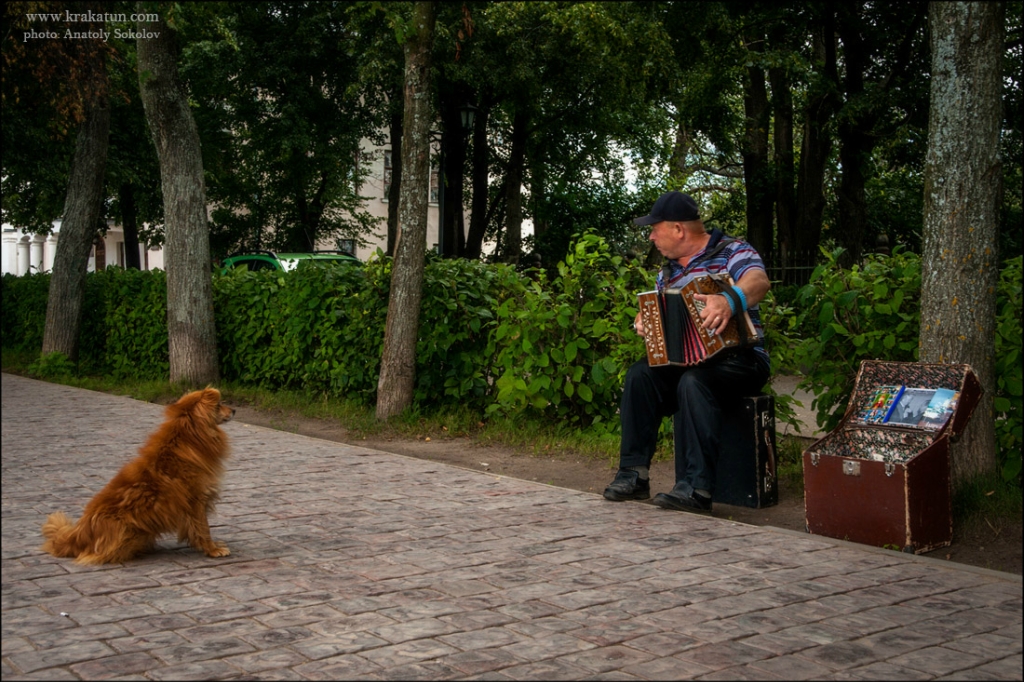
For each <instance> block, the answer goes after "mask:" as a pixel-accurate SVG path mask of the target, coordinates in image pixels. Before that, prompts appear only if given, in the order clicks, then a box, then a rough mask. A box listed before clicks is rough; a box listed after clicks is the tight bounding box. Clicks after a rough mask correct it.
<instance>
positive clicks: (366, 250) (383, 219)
mask: <svg viewBox="0 0 1024 682" xmlns="http://www.w3.org/2000/svg"><path fill="white" fill-rule="evenodd" d="M362 146H363V150H364V151H363V154H362V155H361V160H362V161H363V162H364V163H368V164H369V171H370V172H369V175H368V176H367V178H366V180H365V183H364V184H363V186H362V187H361V188H360V193H361V195H362V196H364V197H366V204H365V206H364V208H365V210H366V211H367V212H368V213H370V214H371V215H373V216H375V217H377V218H379V219H380V222H379V225H380V227H379V228H378V229H377V231H376V233H375V234H367V235H363V238H364V239H365V240H366V242H367V245H365V246H356V245H354V244H342V243H333V242H332V243H326V242H324V243H321V244H319V245H318V247H319V248H321V249H344V250H349V251H352V252H353V253H354V254H355V255H356V256H357V257H358V258H359V259H360V260H363V261H365V260H367V259H368V258H369V257H370V256H371V255H373V254H374V253H375V252H376V251H377V249H378V248H379V249H380V250H381V251H385V250H387V218H388V187H389V185H390V182H391V147H390V145H386V146H384V147H378V146H376V145H374V144H373V143H372V142H370V141H369V140H363V145H362ZM435 151H436V150H435ZM429 191H430V197H429V200H428V208H427V238H426V241H427V248H428V249H436V248H437V244H438V229H437V225H438V175H437V169H436V168H434V169H432V171H431V174H430V190H429ZM468 222H469V220H468V216H467V219H466V223H467V224H468ZM60 223H61V221H60V220H57V221H54V223H53V231H52V232H51V233H50V234H49V235H48V236H40V235H36V234H30V233H25V232H24V231H22V230H21V229H19V228H16V227H14V226H12V225H9V224H6V223H5V224H4V225H3V272H4V273H13V274H15V275H18V276H21V275H24V274H27V273H30V272H49V271H50V270H51V269H52V268H53V259H54V255H55V254H56V248H57V239H58V238H59V235H60ZM346 247H347V248H346ZM493 248H494V244H485V245H484V251H485V252H486V251H490V250H491V249H493ZM124 249H125V244H124V230H123V229H122V228H121V227H120V226H119V225H116V224H114V223H113V222H111V223H110V225H109V228H108V229H107V233H106V235H105V236H104V237H103V239H102V240H101V241H100V240H98V241H97V244H96V245H94V246H93V248H92V251H91V253H90V254H89V271H90V272H92V271H94V270H96V269H97V268H99V269H102V268H104V267H106V266H107V265H118V266H121V267H124V265H125V252H124ZM139 262H140V263H141V265H142V269H143V270H155V269H158V268H159V269H162V268H163V267H164V258H163V250H162V249H161V248H157V249H153V250H148V249H146V248H145V246H144V245H140V246H139Z"/></svg>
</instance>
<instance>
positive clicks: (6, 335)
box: [0, 273, 50, 353]
mask: <svg viewBox="0 0 1024 682" xmlns="http://www.w3.org/2000/svg"><path fill="white" fill-rule="evenodd" d="M49 291H50V275H49V274H43V273H33V274H29V275H24V276H22V277H15V276H14V275H12V274H10V273H8V274H5V275H4V276H3V277H2V278H0V299H2V305H3V311H4V314H3V316H2V318H3V321H2V324H0V329H2V330H3V331H2V334H3V337H2V339H0V340H2V342H3V347H4V348H5V349H7V350H22V351H33V352H36V353H38V352H39V349H40V348H42V347H43V328H44V327H45V326H46V301H47V298H48V296H49Z"/></svg>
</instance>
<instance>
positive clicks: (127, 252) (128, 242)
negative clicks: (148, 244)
mask: <svg viewBox="0 0 1024 682" xmlns="http://www.w3.org/2000/svg"><path fill="white" fill-rule="evenodd" d="M118 194H119V197H118V198H119V199H120V202H121V228H122V229H123V230H124V266H125V267H126V268H134V269H136V270H141V269H142V258H141V257H140V255H139V211H138V207H137V206H136V205H135V189H134V188H133V187H132V185H131V183H130V182H123V183H121V187H120V190H119V191H118Z"/></svg>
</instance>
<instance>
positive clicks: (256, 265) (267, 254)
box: [221, 251, 362, 274]
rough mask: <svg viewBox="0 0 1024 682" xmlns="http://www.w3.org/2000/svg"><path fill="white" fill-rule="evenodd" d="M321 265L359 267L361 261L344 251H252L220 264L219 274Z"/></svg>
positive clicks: (232, 257)
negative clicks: (240, 270) (240, 269)
mask: <svg viewBox="0 0 1024 682" xmlns="http://www.w3.org/2000/svg"><path fill="white" fill-rule="evenodd" d="M310 262H315V263H323V264H328V263H331V264H342V265H361V264H362V261H360V260H359V259H358V258H356V257H355V256H353V255H352V254H350V253H347V252H345V251H311V252H308V253H274V252H273V251H252V252H250V253H235V254H232V255H230V256H228V257H227V258H225V259H224V261H223V263H221V274H227V273H228V272H230V271H231V270H234V269H236V268H246V269H247V270H249V271H256V270H277V271H279V272H291V271H292V270H294V269H295V268H297V267H299V264H300V263H310Z"/></svg>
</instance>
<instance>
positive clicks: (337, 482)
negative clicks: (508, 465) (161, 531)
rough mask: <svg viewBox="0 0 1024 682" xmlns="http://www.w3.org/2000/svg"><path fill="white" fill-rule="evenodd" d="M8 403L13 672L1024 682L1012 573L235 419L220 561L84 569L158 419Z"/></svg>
mask: <svg viewBox="0 0 1024 682" xmlns="http://www.w3.org/2000/svg"><path fill="white" fill-rule="evenodd" d="M2 389H3V411H2V414H0V416H2V424H3V442H4V457H3V479H4V486H3V509H4V523H3V526H2V533H3V549H2V550H0V560H2V564H3V573H4V589H3V595H2V602H0V608H2V628H3V642H2V646H3V663H2V675H3V678H4V680H7V679H77V678H86V679H149V680H160V679H204V680H205V679H267V680H276V679H280V680H291V679H353V678H355V679H431V680H436V679H467V678H469V679H490V680H520V679H574V680H575V679H594V680H604V679H608V680H613V679H614V680H620V679H621V680H628V679H647V680H661V679H672V680H674V679H691V678H702V679H709V680H711V679H762V680H767V679H850V680H853V679H880V678H881V679H896V678H899V679H925V678H937V679H944V678H951V679H1015V680H1019V679H1020V670H1021V665H1022V661H1021V650H1022V634H1021V633H1022V630H1021V623H1022V617H1021V592H1022V590H1021V580H1020V577H1019V576H1008V575H1004V574H999V573H996V572H993V571H980V570H974V569H971V568H970V567H964V566H959V565H956V564H949V563H946V562H941V561H936V560H932V559H928V558H924V557H913V556H907V555H903V554H901V553H897V552H882V551H879V550H877V549H875V548H869V547H864V548H861V547H859V546H856V545H853V544H851V543H842V542H837V541H832V540H829V539H827V538H821V537H816V536H811V535H807V536H802V535H799V534H793V533H789V532H783V531H777V530H774V529H770V528H757V527H754V526H747V525H745V524H737V523H733V522H731V521H728V520H727V519H723V518H716V517H703V516H696V515H682V514H671V513H662V510H657V509H654V508H651V507H650V505H644V504H639V503H635V504H621V505H618V504H609V503H607V502H606V501H605V500H603V498H601V497H600V495H598V494H593V493H581V492H579V491H573V490H564V489H558V488H553V487H551V486H545V485H542V484H538V483H533V482H529V481H521V480H516V479H511V478H505V477H499V476H494V475H492V474H487V473H483V472H474V471H468V470H463V469H457V468H454V467H448V466H445V465H441V464H437V463H434V462H428V461H424V460H417V459H414V458H409V457H401V456H397V455H390V454H387V453H381V452H375V451H372V450H367V449H365V448H359V447H356V446H351V445H344V444H340V443H330V442H326V441H321V440H317V439H313V438H307V437H304V436H299V435H296V434H293V433H287V432H278V431H271V430H268V429H263V428H260V427H253V426H250V425H246V424H240V423H234V422H232V423H229V424H227V425H225V430H226V432H227V433H228V435H229V438H230V439H231V442H232V448H233V456H232V458H231V460H229V463H228V469H227V473H226V475H225V479H224V482H223V485H222V496H221V501H220V503H219V505H218V507H217V510H216V512H215V513H214V514H213V516H212V517H211V519H210V522H211V528H212V530H213V534H214V536H215V537H217V538H218V539H221V540H223V541H225V542H227V543H228V544H229V545H230V546H231V549H232V554H231V556H229V557H224V558H222V559H216V560H215V559H210V558H208V557H205V556H204V555H202V554H201V553H198V552H195V551H194V550H192V549H190V548H188V547H186V546H184V545H182V544H181V543H177V542H176V541H175V538H173V537H170V536H168V537H166V538H163V539H162V540H161V542H160V543H159V547H158V548H157V550H156V551H155V552H153V553H151V554H149V555H146V556H144V557H140V558H138V559H137V560H134V561H132V562H129V563H127V564H124V565H110V566H99V567H96V566H79V565H76V564H74V563H73V562H72V561H69V560H66V559H58V558H55V557H51V556H49V555H46V554H43V553H41V552H40V551H39V545H40V543H41V540H40V533H39V528H40V524H41V523H42V520H43V519H44V518H45V514H47V513H49V512H50V511H56V510H58V509H64V510H66V511H68V513H70V514H72V515H74V514H76V513H80V511H81V508H82V506H83V505H85V504H86V503H87V502H88V500H89V499H90V498H91V496H92V495H93V494H94V493H95V491H97V490H98V489H100V488H101V487H102V486H103V485H104V484H105V483H106V482H107V481H108V480H109V478H110V477H111V476H112V475H113V474H114V472H116V471H117V469H118V468H119V467H120V466H121V465H122V464H123V463H124V462H125V461H126V460H127V459H128V458H130V457H131V456H132V455H133V454H134V452H135V451H137V449H138V448H139V446H140V445H141V444H142V442H143V441H144V439H145V437H146V435H147V434H148V433H149V432H151V431H152V430H153V429H155V428H156V427H157V426H158V425H159V424H160V422H161V419H162V407H161V406H159V405H151V404H147V403H142V402H138V401H134V400H131V399H128V398H124V397H120V396H111V395H105V394H100V393H93V392H89V391H84V390H81V389H75V388H69V387H63V386H58V385H55V384H47V383H43V382H37V381H33V380H31V379H26V378H23V377H10V376H7V375H5V376H4V377H3V382H2ZM54 415H60V417H59V418H56V417H55V416H54ZM41 453H42V454H45V455H46V456H39V455H40V454H41ZM438 491H443V494H438ZM62 613H63V614H67V615H61V614H62Z"/></svg>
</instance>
